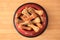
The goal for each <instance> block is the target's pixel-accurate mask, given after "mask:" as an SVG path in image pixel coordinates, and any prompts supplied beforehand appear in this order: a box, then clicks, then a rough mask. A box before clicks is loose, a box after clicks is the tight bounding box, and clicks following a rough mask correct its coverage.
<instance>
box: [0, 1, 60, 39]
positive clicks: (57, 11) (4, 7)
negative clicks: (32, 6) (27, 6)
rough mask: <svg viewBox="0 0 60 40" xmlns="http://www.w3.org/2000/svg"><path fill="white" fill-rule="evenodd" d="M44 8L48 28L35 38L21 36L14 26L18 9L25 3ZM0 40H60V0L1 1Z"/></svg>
mask: <svg viewBox="0 0 60 40" xmlns="http://www.w3.org/2000/svg"><path fill="white" fill-rule="evenodd" d="M28 2H33V3H37V4H40V5H41V6H43V7H44V8H45V9H46V11H47V14H48V19H49V20H48V27H47V29H46V30H45V31H44V33H43V34H42V35H40V36H38V37H35V38H27V37H24V36H21V35H20V34H19V33H18V32H17V31H16V29H15V28H14V25H13V16H14V13H15V11H16V9H17V8H18V7H19V6H21V5H22V4H24V3H28ZM0 40H60V0H0Z"/></svg>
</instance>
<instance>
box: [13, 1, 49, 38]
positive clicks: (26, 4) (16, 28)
mask: <svg viewBox="0 0 60 40" xmlns="http://www.w3.org/2000/svg"><path fill="white" fill-rule="evenodd" d="M27 4H35V5H37V6H39V7H40V8H42V10H43V11H44V12H45V14H46V26H45V28H44V30H43V31H42V32H41V33H39V34H38V35H36V36H25V35H23V34H22V33H20V32H19V31H18V30H17V28H16V25H15V21H14V20H15V15H16V12H17V11H18V10H19V8H21V7H22V6H24V5H27ZM13 25H14V27H15V29H16V30H17V32H18V33H19V34H21V35H22V36H25V37H29V38H33V37H37V36H39V35H41V34H42V33H43V32H44V31H45V30H46V28H47V26H48V15H47V12H46V10H45V9H44V8H43V7H42V6H41V5H39V4H37V3H32V2H30V3H24V4H22V5H21V6H19V7H18V8H17V9H16V11H15V13H14V15H13Z"/></svg>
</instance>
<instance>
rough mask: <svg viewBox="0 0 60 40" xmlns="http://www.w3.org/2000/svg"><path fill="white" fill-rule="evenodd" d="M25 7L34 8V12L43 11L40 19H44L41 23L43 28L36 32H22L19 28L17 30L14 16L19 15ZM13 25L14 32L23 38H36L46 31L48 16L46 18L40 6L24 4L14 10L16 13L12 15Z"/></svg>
mask: <svg viewBox="0 0 60 40" xmlns="http://www.w3.org/2000/svg"><path fill="white" fill-rule="evenodd" d="M25 7H32V8H35V9H36V10H43V11H44V14H43V15H42V17H43V18H45V19H44V20H45V21H44V22H43V23H42V25H43V27H42V28H41V29H40V30H39V31H38V32H34V31H25V30H22V29H21V28H18V24H16V23H15V19H16V17H15V16H16V14H18V13H20V12H21V11H22V10H23V9H24V8H25ZM13 23H14V26H15V28H16V30H17V31H18V32H19V33H20V34H22V35H23V36H26V37H36V36H38V35H40V34H42V33H43V32H44V30H45V29H46V27H47V24H48V16H47V13H46V11H45V9H44V8H43V7H42V6H40V5H38V4H36V3H26V4H23V5H21V6H20V7H19V8H18V9H17V10H16V12H15V14H14V18H13Z"/></svg>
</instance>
